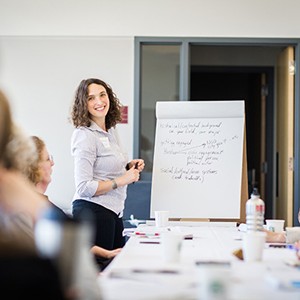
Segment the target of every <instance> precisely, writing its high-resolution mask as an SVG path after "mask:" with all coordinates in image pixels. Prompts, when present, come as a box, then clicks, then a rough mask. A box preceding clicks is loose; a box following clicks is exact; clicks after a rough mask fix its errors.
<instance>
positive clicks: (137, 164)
mask: <svg viewBox="0 0 300 300" xmlns="http://www.w3.org/2000/svg"><path fill="white" fill-rule="evenodd" d="M138 167H139V162H138V161H137V162H136V163H135V165H134V168H135V169H137V168H138ZM134 183H135V181H134V182H133V184H134Z"/></svg>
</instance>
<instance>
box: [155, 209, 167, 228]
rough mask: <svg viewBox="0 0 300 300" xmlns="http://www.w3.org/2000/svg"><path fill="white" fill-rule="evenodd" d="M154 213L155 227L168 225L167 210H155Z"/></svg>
mask: <svg viewBox="0 0 300 300" xmlns="http://www.w3.org/2000/svg"><path fill="white" fill-rule="evenodd" d="M154 214H155V226H156V227H167V226H168V225H169V211H167V210H157V211H155V212H154Z"/></svg>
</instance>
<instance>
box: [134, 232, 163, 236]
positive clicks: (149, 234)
mask: <svg viewBox="0 0 300 300" xmlns="http://www.w3.org/2000/svg"><path fill="white" fill-rule="evenodd" d="M135 235H143V236H159V233H158V232H155V233H146V232H139V231H137V232H135Z"/></svg>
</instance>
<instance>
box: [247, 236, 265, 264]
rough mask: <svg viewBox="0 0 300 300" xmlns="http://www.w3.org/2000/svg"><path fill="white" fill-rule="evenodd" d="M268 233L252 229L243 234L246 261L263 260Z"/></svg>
mask: <svg viewBox="0 0 300 300" xmlns="http://www.w3.org/2000/svg"><path fill="white" fill-rule="evenodd" d="M266 235H267V234H266V233H265V232H263V231H250V232H246V233H244V235H243V257H244V261H246V262H254V261H261V260H262V257H263V250H264V247H265V242H266Z"/></svg>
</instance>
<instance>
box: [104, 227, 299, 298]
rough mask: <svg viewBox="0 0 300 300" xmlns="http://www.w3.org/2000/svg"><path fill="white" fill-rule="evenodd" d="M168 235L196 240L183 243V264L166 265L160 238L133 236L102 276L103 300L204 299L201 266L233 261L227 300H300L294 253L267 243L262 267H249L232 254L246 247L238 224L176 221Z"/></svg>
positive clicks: (143, 229)
mask: <svg viewBox="0 0 300 300" xmlns="http://www.w3.org/2000/svg"><path fill="white" fill-rule="evenodd" d="M165 230H167V229H166V228H156V227H154V226H146V225H140V226H139V227H138V228H137V229H136V231H139V232H142V233H146V234H147V233H151V234H154V233H161V232H162V231H165ZM169 230H172V231H180V232H182V233H183V234H185V235H186V236H188V235H192V236H193V239H185V240H184V242H183V246H182V251H181V258H180V261H179V262H178V263H165V262H164V261H163V259H162V255H161V250H162V249H161V247H162V246H161V244H160V243H159V241H160V237H159V236H158V237H152V236H151V237H143V236H142V235H134V236H132V237H130V239H129V240H128V242H127V243H126V245H125V247H124V249H123V250H122V251H121V253H120V254H119V255H118V256H117V257H116V258H115V259H114V260H113V261H112V263H111V264H110V265H109V266H108V267H107V268H106V270H105V271H104V272H103V273H102V274H101V275H100V276H99V284H100V286H101V289H102V293H103V298H104V299H105V300H106V299H107V300H113V299H116V300H117V299H118V300H119V299H124V300H125V299H130V300H135V299H137V300H144V299H145V300H146V299H181V300H182V299H203V298H201V297H200V296H199V295H200V294H199V289H200V288H201V284H202V282H201V279H200V276H199V267H197V266H196V262H197V261H218V262H230V267H229V269H228V275H227V276H228V290H227V297H226V299H229V300H243V299H245V300H246V299H249V300H250V299H251V300H258V299H264V300H265V299H272V300H273V299H278V300H279V299H280V300H281V299H284V300H294V299H295V300H296V299H297V300H299V299H300V269H298V268H296V267H291V266H289V265H288V264H287V263H286V262H287V261H294V260H295V258H296V256H295V252H294V251H293V250H290V249H281V248H269V247H268V246H269V245H268V244H266V247H265V249H264V253H263V260H262V262H255V263H246V262H244V261H243V260H239V259H238V258H237V257H236V256H235V255H233V251H235V250H237V249H240V248H241V247H242V235H243V234H244V233H241V232H239V231H238V229H237V227H236V226H235V224H234V223H210V222H205V223H204V222H203V223H202V222H201V224H200V223H198V224H197V226H195V224H190V223H184V222H174V223H171V226H170V227H169ZM224 297H225V296H224ZM222 300H223V299H222Z"/></svg>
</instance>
